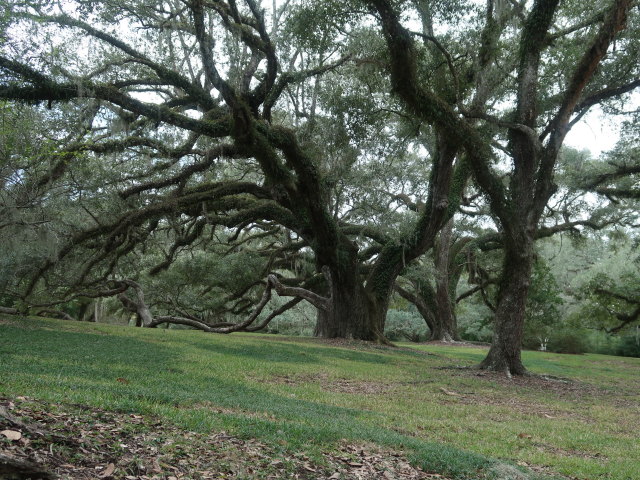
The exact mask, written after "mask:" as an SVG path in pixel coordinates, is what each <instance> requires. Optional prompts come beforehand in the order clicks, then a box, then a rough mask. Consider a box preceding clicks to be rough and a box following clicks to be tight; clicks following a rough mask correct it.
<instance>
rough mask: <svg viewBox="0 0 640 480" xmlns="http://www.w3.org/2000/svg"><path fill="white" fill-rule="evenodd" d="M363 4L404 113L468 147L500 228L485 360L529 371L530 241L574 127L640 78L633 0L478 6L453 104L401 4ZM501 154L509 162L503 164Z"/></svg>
mask: <svg viewBox="0 0 640 480" xmlns="http://www.w3.org/2000/svg"><path fill="white" fill-rule="evenodd" d="M367 3H368V5H370V7H371V9H372V11H373V12H374V13H375V15H376V17H377V18H378V21H379V24H380V26H381V29H382V32H383V33H384V36H385V39H386V42H387V45H388V49H389V54H390V57H391V58H390V70H391V78H392V83H393V88H394V91H395V93H396V94H397V95H398V96H399V97H400V98H402V99H403V101H404V102H405V105H406V109H407V112H409V113H410V114H411V115H414V116H416V117H418V118H421V119H423V120H424V121H425V122H428V123H430V124H432V125H437V126H438V127H440V128H441V129H442V130H443V131H446V132H447V133H448V135H449V138H450V143H451V144H453V145H454V146H455V147H456V148H459V149H461V150H462V151H463V152H464V154H465V155H466V156H467V158H468V161H469V165H470V168H471V169H472V171H473V176H474V180H475V182H476V183H477V184H478V185H479V187H480V188H481V189H482V190H483V192H484V194H485V195H486V197H487V198H488V201H489V203H490V206H491V210H492V212H493V214H494V216H495V218H496V220H497V222H498V224H499V226H500V228H501V230H502V231H501V234H502V235H503V242H504V247H503V248H504V265H503V268H502V277H501V280H500V287H499V292H498V297H497V304H496V312H495V320H494V328H495V333H494V337H493V341H492V346H491V349H490V351H489V354H488V355H487V357H486V358H485V360H484V361H483V362H482V363H481V365H480V366H481V367H482V368H488V369H494V370H499V371H506V372H507V373H512V374H523V373H525V371H526V369H525V367H524V365H523V364H522V361H521V357H520V349H521V341H522V335H523V325H524V313H525V312H524V311H525V305H526V299H527V294H528V290H529V284H530V280H529V279H530V275H531V268H532V265H533V258H534V251H533V244H534V239H535V235H536V231H537V229H538V228H539V226H540V220H541V217H542V215H543V213H544V210H545V207H546V205H547V202H548V200H549V199H550V198H551V196H552V195H553V193H554V192H555V190H556V187H555V184H554V181H553V177H554V170H555V165H556V160H557V158H558V154H559V152H560V149H561V147H562V144H563V141H564V139H565V137H566V135H567V133H568V131H569V130H570V128H571V127H572V126H573V125H574V123H575V122H576V121H578V120H579V119H580V118H581V117H582V116H583V115H584V114H585V113H586V112H587V111H588V110H589V108H591V107H592V106H593V105H596V104H598V103H599V102H602V101H604V100H607V99H610V98H612V97H620V96H621V95H624V94H626V93H628V92H630V91H632V90H633V89H634V88H636V87H637V86H638V84H639V80H638V77H639V72H638V63H637V61H635V60H634V58H635V52H636V51H637V43H638V42H637V39H636V38H634V36H633V35H634V34H635V32H637V29H633V28H629V29H627V30H626V31H625V28H626V27H627V24H628V23H633V24H635V23H637V12H636V11H635V10H633V2H632V1H628V0H616V1H612V2H607V4H606V5H604V6H602V5H601V4H600V3H598V4H596V3H594V4H593V7H594V8H593V12H594V13H593V15H591V16H589V17H588V18H587V20H586V21H585V20H583V19H581V18H579V17H578V15H577V13H578V12H577V6H576V5H573V4H572V3H571V2H565V3H563V4H561V2H559V1H558V0H537V1H534V2H533V3H530V2H499V1H493V0H489V1H488V2H487V3H486V8H485V10H484V12H476V14H477V17H476V19H477V23H479V24H480V25H481V26H480V31H481V34H480V35H479V36H478V37H476V38H474V43H473V47H472V49H473V51H474V52H477V56H476V57H475V60H476V61H475V62H474V63H470V62H464V61H463V60H462V59H461V60H459V61H458V64H456V58H455V57H453V55H452V54H451V53H449V55H448V58H449V60H450V62H449V63H450V67H451V82H452V84H453V85H456V88H457V90H456V91H455V92H454V93H456V94H457V95H456V96H455V102H454V103H452V102H451V101H447V100H449V99H445V98H443V97H442V95H439V94H438V92H437V90H436V89H435V88H434V86H433V85H432V84H431V83H430V82H429V79H428V78H426V74H425V73H424V71H423V70H421V68H420V65H421V64H420V56H419V55H418V50H417V46H416V35H415V34H414V33H412V31H411V29H410V28H409V27H408V26H407V25H406V24H403V22H402V20H401V16H400V11H399V10H397V8H399V7H396V6H394V5H392V3H391V2H388V1H385V0H371V1H369V2H367ZM429 5H430V3H429V2H426V1H425V2H421V1H416V2H407V3H403V4H401V7H404V8H406V9H411V8H412V7H415V10H416V11H418V10H419V9H421V8H424V7H425V6H429ZM581 5H584V3H582V4H581ZM582 8H584V7H582ZM431 41H437V42H438V44H439V45H440V46H441V47H442V49H443V51H447V52H451V51H454V49H455V48H456V46H455V45H454V44H453V43H454V42H452V45H451V46H449V44H447V42H446V41H445V38H441V39H437V38H434V39H431ZM614 42H615V43H616V48H614ZM507 45H515V46H516V48H515V49H510V48H508V46H507ZM505 94H506V96H505ZM507 98H508V99H509V102H508V104H507V105H508V106H507V107H503V105H501V104H500V102H501V101H502V102H504V101H505V100H507ZM498 152H500V155H503V156H502V157H501V158H502V159H503V160H504V161H505V162H508V169H502V171H501V169H500V168H499V167H503V166H504V165H503V164H497V165H496V161H497V160H498V158H497V157H498V156H499V154H498ZM504 177H506V179H507V182H506V184H505V182H503V178H504Z"/></svg>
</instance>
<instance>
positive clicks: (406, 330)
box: [384, 309, 429, 342]
mask: <svg viewBox="0 0 640 480" xmlns="http://www.w3.org/2000/svg"><path fill="white" fill-rule="evenodd" d="M384 334H385V336H386V337H387V338H388V339H389V340H391V341H394V342H395V341H409V342H424V341H426V340H427V338H428V337H429V329H428V328H427V325H426V323H425V321H424V319H423V318H422V317H421V316H420V315H419V314H418V313H417V312H415V311H403V310H394V309H389V310H388V311H387V320H386V323H385V326H384Z"/></svg>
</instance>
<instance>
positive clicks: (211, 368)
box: [0, 318, 640, 480]
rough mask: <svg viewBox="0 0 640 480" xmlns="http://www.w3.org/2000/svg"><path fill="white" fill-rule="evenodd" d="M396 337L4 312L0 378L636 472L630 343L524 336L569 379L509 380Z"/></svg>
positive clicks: (141, 402)
mask: <svg viewBox="0 0 640 480" xmlns="http://www.w3.org/2000/svg"><path fill="white" fill-rule="evenodd" d="M402 347H403V348H398V349H393V348H382V347H372V346H367V345H359V344H356V345H332V344H330V343H327V342H322V341H316V340H312V339H301V338H284V337H279V336H277V337H276V336H266V335H257V334H254V335H250V334H242V335H232V336H219V335H211V334H206V333H202V332H195V331H185V330H146V329H135V328H131V327H118V326H109V325H96V324H86V323H85V324H82V323H72V322H64V321H56V320H32V319H15V318H6V319H4V320H0V393H2V394H3V395H9V396H11V395H13V396H18V395H26V396H31V397H34V398H39V399H42V400H46V401H53V402H67V403H81V404H86V405H90V406H95V407H99V408H104V409H107V410H113V411H125V412H131V413H140V414H155V415H158V416H160V417H161V418H164V419H166V421H168V422H171V423H172V424H176V425H178V426H180V427H182V428H185V429H188V430H192V431H201V432H208V431H211V430H221V429H223V430H226V431H229V432H232V433H233V434H235V435H238V436H243V437H246V438H258V439H260V440H261V441H265V442H269V444H273V445H278V446H279V448H282V451H283V452H286V451H303V452H305V453H306V454H307V455H309V456H310V457H312V458H313V457H317V458H319V457H320V452H321V451H322V450H326V449H330V448H333V447H334V446H335V445H337V444H338V442H340V441H341V440H347V441H349V442H356V443H357V442H362V443H367V442H368V443H375V444H379V445H381V446H384V447H389V448H392V449H397V450H403V451H406V452H407V453H408V455H409V457H410V458H411V460H412V462H414V463H415V464H416V465H420V466H421V467H422V468H424V469H425V470H428V471H431V472H438V473H442V474H445V475H448V476H450V477H455V478H461V479H478V478H504V479H506V478H516V477H513V475H514V474H513V473H509V471H510V470H509V467H507V466H502V465H500V464H499V462H508V463H510V464H512V465H518V466H521V467H522V468H523V469H524V467H531V468H533V469H534V470H535V471H536V472H541V473H548V474H551V475H552V474H556V473H557V474H560V475H564V476H571V477H577V478H585V479H596V478H598V479H603V478H605V479H619V480H631V479H635V478H638V477H637V459H638V458H640V447H639V445H638V443H639V442H638V433H637V432H638V431H640V429H639V428H638V427H640V412H638V409H637V405H638V403H637V402H638V400H639V398H638V391H639V390H638V388H639V387H640V360H639V359H634V358H618V357H608V356H599V355H582V356H569V355H557V354H544V353H539V352H525V355H524V360H525V364H526V365H527V366H529V368H531V370H532V371H533V372H535V373H541V374H548V375H553V376H556V377H566V378H568V379H570V380H571V381H570V382H567V383H565V382H560V381H544V380H540V379H536V380H535V381H533V380H529V379H514V380H512V381H508V380H507V379H505V378H503V377H500V376H496V375H482V376H479V375H478V372H475V371H470V370H463V369H457V368H450V367H455V366H456V365H458V366H469V365H472V364H474V363H476V362H478V361H479V360H480V359H481V358H482V357H483V356H484V354H485V353H486V352H485V351H484V350H482V349H477V348H464V347H440V346H424V345H418V346H416V345H402ZM634 405H635V406H634ZM496 461H499V462H498V463H496ZM505 472H507V473H505ZM510 475H511V476H510ZM527 478H536V476H535V474H531V473H529V476H528V477H527ZM547 478H548V477H547Z"/></svg>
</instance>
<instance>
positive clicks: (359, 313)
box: [315, 255, 388, 343]
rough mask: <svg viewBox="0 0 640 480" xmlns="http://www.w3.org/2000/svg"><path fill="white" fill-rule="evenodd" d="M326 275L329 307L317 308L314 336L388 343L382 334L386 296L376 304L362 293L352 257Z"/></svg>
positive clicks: (367, 295) (369, 296)
mask: <svg viewBox="0 0 640 480" xmlns="http://www.w3.org/2000/svg"><path fill="white" fill-rule="evenodd" d="M330 272H331V281H330V282H329V283H330V285H329V294H330V296H329V298H328V300H329V302H328V304H329V308H327V309H325V310H323V309H319V313H318V317H317V318H318V321H317V324H316V328H315V335H316V336H318V337H322V338H349V339H357V340H367V341H374V342H379V343H388V341H387V340H386V339H385V338H384V333H383V331H384V317H385V315H386V311H387V306H388V296H387V298H386V303H384V302H381V303H379V302H376V300H375V298H373V297H372V296H371V295H370V294H369V293H368V292H367V291H365V289H364V288H363V286H362V283H361V282H362V280H361V279H360V275H359V272H358V268H357V263H356V258H355V255H354V256H353V259H352V260H351V261H348V262H344V263H343V264H341V265H339V266H337V267H336V268H332V269H330Z"/></svg>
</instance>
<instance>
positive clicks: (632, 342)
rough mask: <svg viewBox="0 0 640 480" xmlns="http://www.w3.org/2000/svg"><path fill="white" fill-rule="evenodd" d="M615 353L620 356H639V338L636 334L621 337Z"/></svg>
mask: <svg viewBox="0 0 640 480" xmlns="http://www.w3.org/2000/svg"><path fill="white" fill-rule="evenodd" d="M616 355H620V356H621V357H640V339H639V336H638V335H633V336H631V335H629V336H626V337H622V338H621V339H620V343H619V344H618V347H617V348H616Z"/></svg>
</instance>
